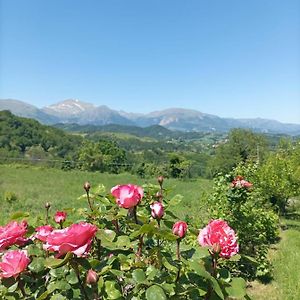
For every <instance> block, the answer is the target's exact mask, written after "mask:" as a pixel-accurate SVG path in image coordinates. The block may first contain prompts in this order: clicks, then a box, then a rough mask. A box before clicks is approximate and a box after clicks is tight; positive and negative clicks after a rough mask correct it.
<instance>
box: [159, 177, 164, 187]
mask: <svg viewBox="0 0 300 300" xmlns="http://www.w3.org/2000/svg"><path fill="white" fill-rule="evenodd" d="M157 181H158V184H159V185H160V186H162V185H163V182H164V177H163V176H158V177H157Z"/></svg>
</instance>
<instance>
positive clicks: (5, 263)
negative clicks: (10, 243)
mask: <svg viewBox="0 0 300 300" xmlns="http://www.w3.org/2000/svg"><path fill="white" fill-rule="evenodd" d="M29 262H30V259H29V257H28V256H27V252H26V251H25V250H10V251H7V252H6V253H5V254H4V255H3V257H2V261H1V262H0V278H8V277H15V278H16V277H17V276H18V275H19V274H20V273H21V272H23V271H24V270H25V269H26V268H27V266H28V264H29Z"/></svg>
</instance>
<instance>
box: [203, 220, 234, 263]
mask: <svg viewBox="0 0 300 300" xmlns="http://www.w3.org/2000/svg"><path fill="white" fill-rule="evenodd" d="M198 242H199V244H200V245H201V246H203V247H205V246H210V247H216V246H215V245H220V256H221V257H223V258H230V257H231V256H233V255H235V254H237V253H238V252H239V245H238V243H237V236H236V235H235V232H234V230H233V229H232V228H231V227H229V226H228V224H227V222H225V221H223V220H212V221H210V222H209V224H208V225H207V226H206V227H205V228H203V229H201V230H200V233H199V236H198Z"/></svg>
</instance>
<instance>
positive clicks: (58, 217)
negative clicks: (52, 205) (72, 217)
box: [54, 211, 67, 224]
mask: <svg viewBox="0 0 300 300" xmlns="http://www.w3.org/2000/svg"><path fill="white" fill-rule="evenodd" d="M66 217H67V213H66V212H64V211H57V212H56V213H55V215H54V221H55V222H56V223H57V224H61V223H63V222H64V221H65V220H66Z"/></svg>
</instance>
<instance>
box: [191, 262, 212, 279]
mask: <svg viewBox="0 0 300 300" xmlns="http://www.w3.org/2000/svg"><path fill="white" fill-rule="evenodd" d="M189 265H190V267H191V268H192V270H194V271H195V272H196V274H198V275H200V276H201V277H203V278H206V279H209V280H211V278H213V277H212V276H211V275H210V274H209V273H208V272H207V271H206V270H205V268H204V266H202V265H200V264H199V263H198V262H196V261H190V262H189Z"/></svg>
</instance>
